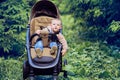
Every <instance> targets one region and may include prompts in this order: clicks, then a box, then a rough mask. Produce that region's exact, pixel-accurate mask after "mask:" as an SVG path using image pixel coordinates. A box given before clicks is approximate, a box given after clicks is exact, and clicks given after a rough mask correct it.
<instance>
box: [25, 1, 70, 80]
mask: <svg viewBox="0 0 120 80" xmlns="http://www.w3.org/2000/svg"><path fill="white" fill-rule="evenodd" d="M54 22H55V23H54ZM61 32H62V26H61V21H60V14H59V11H58V9H57V7H56V6H55V5H54V4H53V3H52V2H51V1H49V0H40V1H38V2H37V3H36V4H35V5H34V6H33V7H32V10H31V15H30V19H29V23H28V27H27V34H26V50H27V60H25V61H24V64H23V80H25V79H28V78H29V79H30V80H34V78H35V76H37V75H51V76H52V77H53V79H52V80H57V79H58V75H59V73H60V72H64V77H67V71H65V70H62V55H64V54H65V53H66V51H67V48H68V46H67V42H66V40H65V38H64V36H63V35H62V33H61ZM39 36H40V37H39ZM49 44H50V45H49ZM51 44H52V45H51ZM49 47H50V48H49ZM64 63H65V62H64ZM64 65H65V64H64Z"/></svg>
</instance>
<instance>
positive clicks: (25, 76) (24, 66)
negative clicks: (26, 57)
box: [23, 61, 29, 80]
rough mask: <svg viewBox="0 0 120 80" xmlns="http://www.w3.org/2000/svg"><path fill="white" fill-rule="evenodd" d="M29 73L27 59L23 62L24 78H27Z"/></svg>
mask: <svg viewBox="0 0 120 80" xmlns="http://www.w3.org/2000/svg"><path fill="white" fill-rule="evenodd" d="M28 74H29V65H28V62H27V61H24V63H23V80H25V79H26V78H27V77H28Z"/></svg>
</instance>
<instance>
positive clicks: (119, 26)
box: [109, 20, 120, 32]
mask: <svg viewBox="0 0 120 80" xmlns="http://www.w3.org/2000/svg"><path fill="white" fill-rule="evenodd" d="M109 29H110V31H112V32H117V31H119V30H120V21H114V20H113V21H112V22H111V24H110V27H109Z"/></svg>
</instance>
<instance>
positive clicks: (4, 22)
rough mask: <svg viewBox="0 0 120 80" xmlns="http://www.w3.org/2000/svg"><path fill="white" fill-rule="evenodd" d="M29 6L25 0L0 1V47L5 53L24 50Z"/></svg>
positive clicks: (17, 52) (18, 52)
mask: <svg viewBox="0 0 120 80" xmlns="http://www.w3.org/2000/svg"><path fill="white" fill-rule="evenodd" d="M29 8H30V6H29V5H28V3H27V2H25V1H24V0H21V1H19V2H18V1H15V0H7V1H4V2H1V3H0V24H1V25H0V36H1V37H0V49H3V50H4V53H5V52H7V53H10V52H11V51H12V53H15V54H20V53H23V52H24V48H25V29H26V25H27V22H28V12H30V9H29ZM13 50H14V51H13Z"/></svg>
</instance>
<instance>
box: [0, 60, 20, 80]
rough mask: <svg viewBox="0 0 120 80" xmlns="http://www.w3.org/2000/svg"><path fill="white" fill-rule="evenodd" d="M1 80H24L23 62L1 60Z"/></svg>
mask: <svg viewBox="0 0 120 80" xmlns="http://www.w3.org/2000/svg"><path fill="white" fill-rule="evenodd" d="M0 80H22V63H21V61H18V60H14V59H8V60H4V59H3V58H0Z"/></svg>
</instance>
